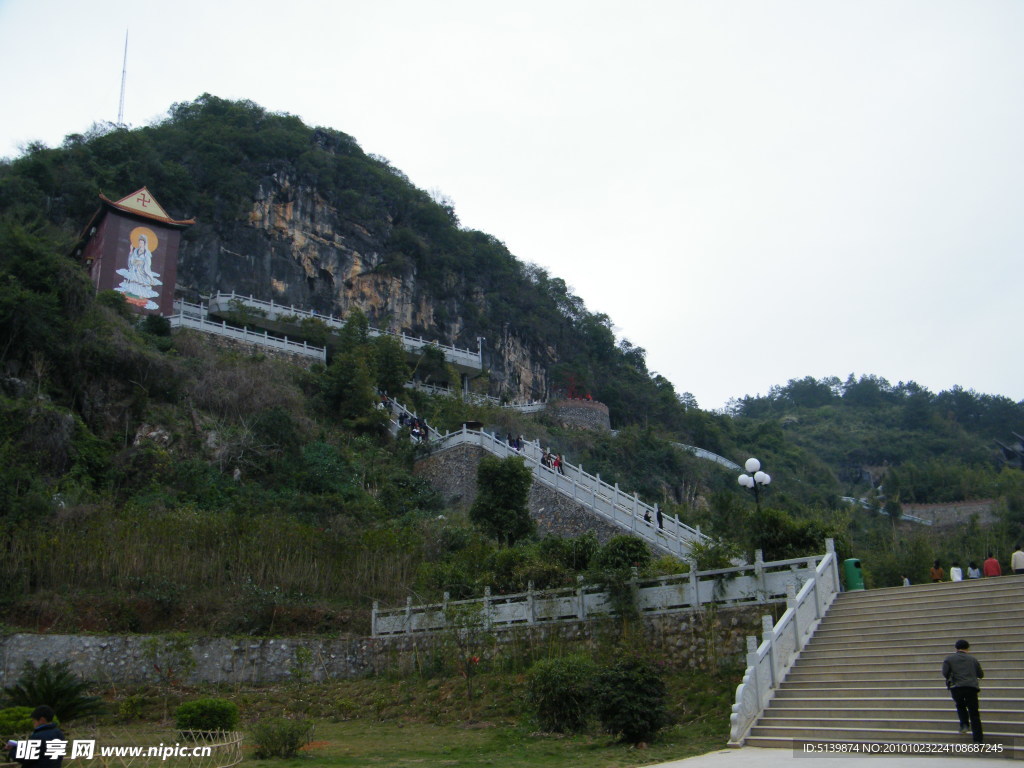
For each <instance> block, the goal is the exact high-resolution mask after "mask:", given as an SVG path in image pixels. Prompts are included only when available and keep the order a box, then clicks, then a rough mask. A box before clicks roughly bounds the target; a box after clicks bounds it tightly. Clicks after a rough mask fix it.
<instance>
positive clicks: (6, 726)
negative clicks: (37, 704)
mask: <svg viewBox="0 0 1024 768" xmlns="http://www.w3.org/2000/svg"><path fill="white" fill-rule="evenodd" d="M32 709H33V708H32V707H7V709H0V739H3V741H4V742H5V743H6V742H7V740H8V739H20V738H24V736H25V734H26V733H30V732H31V731H32Z"/></svg>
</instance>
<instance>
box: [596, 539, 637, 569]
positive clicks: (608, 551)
mask: <svg viewBox="0 0 1024 768" xmlns="http://www.w3.org/2000/svg"><path fill="white" fill-rule="evenodd" d="M594 563H595V565H596V566H597V568H598V569H599V570H602V571H629V570H630V568H633V567H636V568H638V569H639V570H640V571H641V572H643V571H644V570H645V569H646V568H647V567H648V566H649V565H650V564H651V550H650V549H648V548H647V545H646V544H645V543H644V542H642V541H641V540H640V539H638V538H636V537H635V536H629V535H623V536H613V537H612V538H610V539H609V540H608V543H607V544H605V545H604V546H603V547H601V549H600V550H599V551H598V553H597V555H596V557H595V558H594Z"/></svg>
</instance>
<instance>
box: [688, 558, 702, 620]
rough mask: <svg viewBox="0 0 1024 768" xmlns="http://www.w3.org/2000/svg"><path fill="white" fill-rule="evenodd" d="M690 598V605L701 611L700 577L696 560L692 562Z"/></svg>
mask: <svg viewBox="0 0 1024 768" xmlns="http://www.w3.org/2000/svg"><path fill="white" fill-rule="evenodd" d="M690 596H691V600H690V605H692V606H693V607H694V608H696V609H698V610H700V576H699V573H698V571H697V561H696V560H690Z"/></svg>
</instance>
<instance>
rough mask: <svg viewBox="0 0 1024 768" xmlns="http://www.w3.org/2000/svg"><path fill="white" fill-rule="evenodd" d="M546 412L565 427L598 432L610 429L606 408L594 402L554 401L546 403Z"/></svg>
mask: <svg viewBox="0 0 1024 768" xmlns="http://www.w3.org/2000/svg"><path fill="white" fill-rule="evenodd" d="M547 412H548V414H549V415H551V416H552V417H553V418H554V419H555V420H556V421H557V422H558V423H559V424H561V425H562V426H565V427H575V428H578V429H593V430H597V431H599V432H609V431H611V428H612V422H611V417H610V416H609V415H608V406H607V405H605V404H604V403H599V402H597V401H596V400H555V401H553V402H550V403H548V407H547Z"/></svg>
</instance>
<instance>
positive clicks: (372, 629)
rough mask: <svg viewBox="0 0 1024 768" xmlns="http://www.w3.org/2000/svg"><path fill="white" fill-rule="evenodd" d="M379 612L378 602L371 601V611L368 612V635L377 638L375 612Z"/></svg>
mask: <svg viewBox="0 0 1024 768" xmlns="http://www.w3.org/2000/svg"><path fill="white" fill-rule="evenodd" d="M379 610H380V601H379V600H374V601H373V611H371V612H370V634H371V635H372V636H373V637H376V636H377V611H379Z"/></svg>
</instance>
